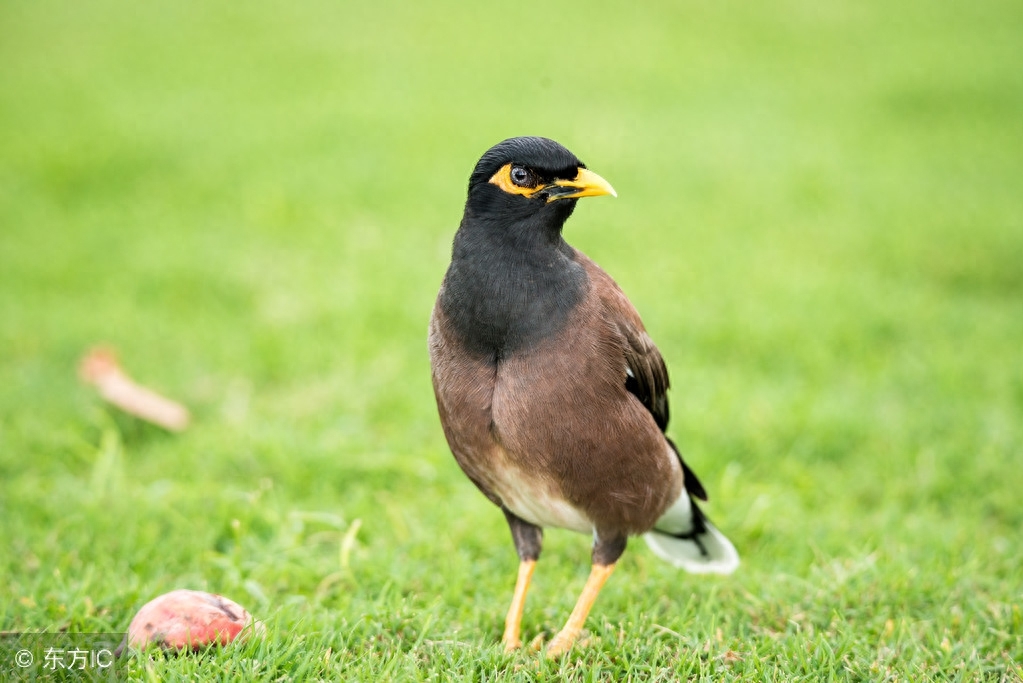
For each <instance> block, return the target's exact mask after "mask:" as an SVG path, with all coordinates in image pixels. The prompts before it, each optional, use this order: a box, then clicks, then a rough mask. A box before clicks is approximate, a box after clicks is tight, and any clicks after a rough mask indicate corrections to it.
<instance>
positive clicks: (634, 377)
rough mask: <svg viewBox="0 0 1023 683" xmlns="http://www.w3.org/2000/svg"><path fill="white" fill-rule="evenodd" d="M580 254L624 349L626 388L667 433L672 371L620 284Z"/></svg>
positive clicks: (610, 323) (610, 324)
mask: <svg viewBox="0 0 1023 683" xmlns="http://www.w3.org/2000/svg"><path fill="white" fill-rule="evenodd" d="M576 254H577V258H578V260H579V263H580V264H582V266H583V267H584V268H585V269H586V274H587V275H588V276H589V279H590V283H591V286H592V287H593V288H594V290H595V291H596V293H597V295H598V296H599V297H600V301H601V304H602V306H601V308H602V309H603V314H604V316H605V319H606V321H607V323H608V326H609V327H610V328H611V333H612V336H613V337H615V339H614V340H613V341H614V342H615V344H616V346H618V347H619V348H620V352H621V354H622V359H623V361H624V363H623V365H624V367H623V368H622V372H623V374H624V377H625V388H626V389H628V391H629V392H630V393H632V394H633V395H634V396H635V397H636V398H638V399H639V402H640V403H642V404H643V406H644V407H645V408H646V409H647V410H649V411H650V414H651V415H653V418H654V421H655V422H656V423H657V426H658V427H660V429H661V431H662V432H663V431H664V430H665V429H666V428H667V426H668V368H667V367H666V366H665V365H664V359H663V358H661V352H660V351H658V350H657V346H655V345H654V342H653V340H652V339H651V338H650V335H648V334H647V333H646V328H644V327H643V321H642V320H640V317H639V313H637V312H636V309H635V308H634V307H633V305H632V302H631V301H629V299H628V297H626V296H625V293H624V292H623V291H622V289H621V287H619V286H618V283H617V282H615V281H614V280H612V279H611V276H610V275H608V274H607V273H605V272H604V271H603V270H601V268H600V266H598V265H597V264H596V263H594V262H593V261H592V260H590V259H589V257H587V256H586V255H585V254H583V253H582V252H579V251H576Z"/></svg>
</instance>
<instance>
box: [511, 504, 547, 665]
mask: <svg viewBox="0 0 1023 683" xmlns="http://www.w3.org/2000/svg"><path fill="white" fill-rule="evenodd" d="M501 509H502V510H503V511H504V516H505V517H506V518H507V519H508V526H509V528H510V529H511V533H512V540H513V541H515V550H516V551H517V552H518V554H519V577H518V579H517V580H516V581H515V594H514V595H513V596H512V601H511V606H510V607H509V608H508V616H507V617H505V620H504V637H503V638H501V642H503V643H504V649H505V652H508V651H511V650H515V649H517V648H519V647H521V646H522V640H521V639H520V638H519V630H520V627H521V624H522V613H523V611H524V610H525V608H526V592H527V591H528V590H529V582H530V580H531V579H532V578H533V570H534V569H535V568H536V561H537V559H539V557H540V548H541V546H542V543H543V529H541V528H540V527H538V526H535V525H533V524H530V523H529V522H526V521H524V520H522V519H519V518H518V517H516V516H515V515H514V514H512V513H511V512H510V511H509V510H508V509H506V508H501Z"/></svg>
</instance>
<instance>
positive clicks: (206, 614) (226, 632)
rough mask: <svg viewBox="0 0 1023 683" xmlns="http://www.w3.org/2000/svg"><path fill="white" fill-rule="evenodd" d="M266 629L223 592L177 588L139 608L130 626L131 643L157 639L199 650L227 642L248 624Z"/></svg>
mask: <svg viewBox="0 0 1023 683" xmlns="http://www.w3.org/2000/svg"><path fill="white" fill-rule="evenodd" d="M249 625H252V627H253V628H254V629H256V630H258V631H262V629H263V625H262V624H261V623H260V622H258V621H255V622H254V621H253V619H252V615H251V614H249V613H248V612H247V611H246V610H245V608H244V607H242V606H241V605H239V604H238V603H236V602H234V601H233V600H228V599H227V598H225V597H223V596H221V595H214V594H213V593H204V592H202V591H190V590H176V591H171V592H170V593H165V594H163V595H161V596H160V597H158V598H155V599H153V600H151V601H149V602H147V603H146V604H145V605H143V606H142V609H140V610H139V612H138V614H136V615H135V618H134V619H132V620H131V625H130V626H128V645H129V646H130V647H136V648H144V647H145V646H146V645H148V644H149V643H157V644H158V645H160V646H161V647H163V648H166V649H173V650H199V649H202V648H204V647H206V646H208V645H213V644H214V643H217V644H220V645H227V644H228V643H230V642H231V641H232V640H234V639H235V638H236V637H237V636H238V634H239V633H240V632H241V631H242V629H244V628H245V627H246V626H249Z"/></svg>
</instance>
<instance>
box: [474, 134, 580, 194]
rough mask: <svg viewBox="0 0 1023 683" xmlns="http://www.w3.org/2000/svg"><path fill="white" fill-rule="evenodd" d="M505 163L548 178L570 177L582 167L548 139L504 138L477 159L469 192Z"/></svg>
mask: <svg viewBox="0 0 1023 683" xmlns="http://www.w3.org/2000/svg"><path fill="white" fill-rule="evenodd" d="M509 163H517V164H522V165H523V166H528V167H529V168H532V169H533V170H534V171H536V172H537V173H539V174H540V175H541V176H545V177H546V178H548V179H553V178H572V177H573V176H575V174H576V171H577V170H578V169H580V168H586V164H584V163H583V162H581V161H579V159H578V158H577V157H576V155H574V154H572V153H571V152H569V151H568V150H567V149H565V147H564V146H563V145H561V144H559V143H557V142H555V141H554V140H551V139H550V138H540V137H521V138H508V139H507V140H504V141H503V142H499V143H497V144H496V145H494V146H493V147H491V148H490V149H488V150H487V151H486V153H485V154H484V155H483V156H482V157H480V160H479V161H478V162H477V163H476V168H475V169H474V170H473V172H472V175H471V176H470V177H469V191H470V193H471V192H472V189H473V187H475V186H477V185H479V184H480V183H486V182H487V181H488V180H490V177H491V176H493V175H494V174H495V173H497V171H498V169H499V168H501V167H502V166H504V165H505V164H509Z"/></svg>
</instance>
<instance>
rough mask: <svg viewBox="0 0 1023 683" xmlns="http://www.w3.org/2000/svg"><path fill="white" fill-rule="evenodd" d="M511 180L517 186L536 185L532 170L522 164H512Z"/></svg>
mask: <svg viewBox="0 0 1023 683" xmlns="http://www.w3.org/2000/svg"><path fill="white" fill-rule="evenodd" d="M511 180H512V182H513V183H515V184H516V185H518V186H519V187H533V186H534V185H536V180H534V179H533V173H532V171H530V170H529V169H528V168H526V167H524V166H512V170H511Z"/></svg>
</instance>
